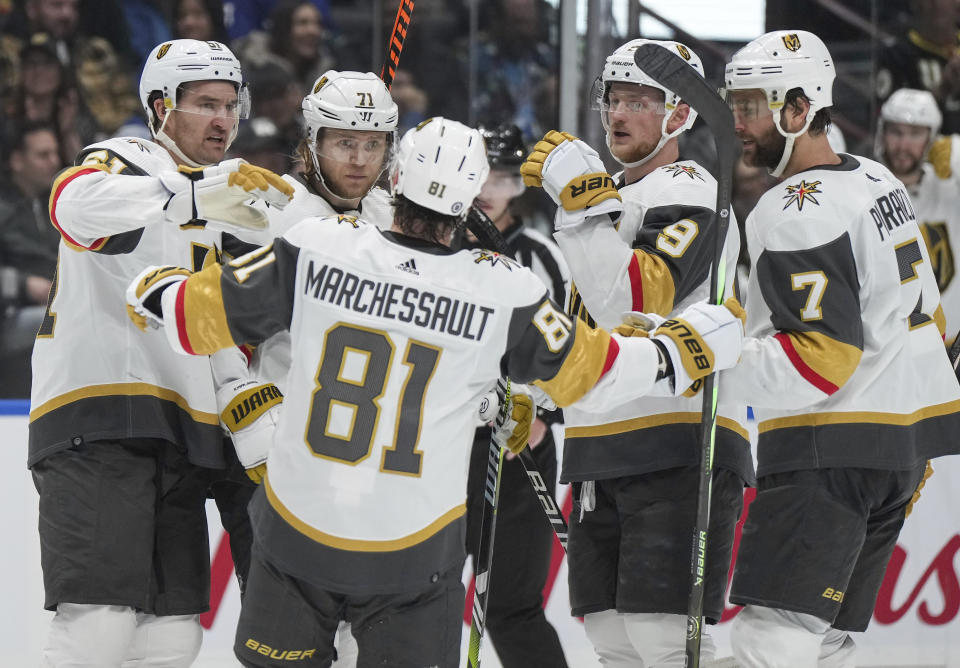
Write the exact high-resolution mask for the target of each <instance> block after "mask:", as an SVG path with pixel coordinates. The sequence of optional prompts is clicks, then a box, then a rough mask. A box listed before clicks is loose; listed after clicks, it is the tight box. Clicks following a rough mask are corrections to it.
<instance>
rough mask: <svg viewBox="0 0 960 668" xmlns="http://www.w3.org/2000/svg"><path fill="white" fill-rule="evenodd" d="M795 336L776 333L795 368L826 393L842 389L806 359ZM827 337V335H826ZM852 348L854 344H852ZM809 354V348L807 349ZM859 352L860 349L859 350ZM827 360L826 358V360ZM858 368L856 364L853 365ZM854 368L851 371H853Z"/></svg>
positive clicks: (848, 375) (847, 376) (776, 337)
mask: <svg viewBox="0 0 960 668" xmlns="http://www.w3.org/2000/svg"><path fill="white" fill-rule="evenodd" d="M794 336H795V335H791V334H785V333H783V332H779V333H777V334H775V335H774V338H775V339H776V340H777V341H778V342H779V343H780V346H781V347H782V348H783V351H784V352H785V353H786V354H787V358H788V359H789V360H790V363H791V364H793V366H794V368H795V369H796V370H797V371H798V372H799V373H800V375H801V376H803V378H804V379H805V380H807V382H809V383H810V384H811V385H813V386H814V387H816V388H817V389H818V390H820V391H821V392H823V393H824V394H828V395H829V394H833V393H835V392H836V391H837V390H839V389H840V386H839V385H838V384H836V383H833V382H831V381H830V380H828V379H827V378H825V377H824V376H822V375H820V374H819V373H817V371H815V370H814V369H813V367H811V366H810V365H809V364H808V363H807V361H806V360H804V357H803V355H801V352H800V351H799V350H798V349H797V346H796V345H794ZM824 338H826V337H824ZM850 347H851V348H852V346H850ZM806 352H807V353H808V354H809V349H808V350H807V351H806ZM857 352H858V353H859V351H857ZM824 361H825V360H824ZM857 362H859V355H857ZM853 367H854V368H856V364H854V365H853ZM852 372H853V371H852V369H851V371H850V373H852ZM849 377H850V374H846V377H845V378H843V380H844V381H845V380H846V378H849Z"/></svg>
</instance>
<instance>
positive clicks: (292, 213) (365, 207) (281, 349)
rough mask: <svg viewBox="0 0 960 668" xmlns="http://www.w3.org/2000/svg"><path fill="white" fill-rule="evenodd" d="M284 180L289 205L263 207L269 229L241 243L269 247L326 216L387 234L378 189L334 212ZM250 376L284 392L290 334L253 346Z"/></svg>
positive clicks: (388, 210) (387, 211)
mask: <svg viewBox="0 0 960 668" xmlns="http://www.w3.org/2000/svg"><path fill="white" fill-rule="evenodd" d="M283 178H284V180H285V181H287V183H289V184H290V185H291V186H292V187H293V190H294V195H293V201H291V202H290V204H288V205H287V206H286V207H284V208H283V209H277V208H276V207H266V206H265V207H264V208H265V210H267V215H268V216H269V219H270V227H269V228H268V229H267V230H265V231H264V232H261V233H258V234H256V235H253V234H244V235H242V238H243V240H244V241H249V242H251V243H255V244H256V245H257V246H263V245H266V244H269V243H272V242H273V240H274V238H276V237H281V236H283V235H284V234H285V233H286V232H287V230H289V229H290V228H291V227H293V226H294V225H297V224H298V223H300V222H301V221H302V220H304V219H306V218H317V219H320V218H327V217H329V216H337V215H347V216H354V217H357V220H358V221H360V220H361V218H360V216H362V222H363V223H367V224H369V223H372V224H374V225H376V226H377V228H379V229H381V230H389V229H390V226H391V225H393V204H392V203H391V198H390V194H389V193H387V191H385V190H383V189H382V188H373V189H372V190H371V191H370V192H369V193H367V195H366V196H365V197H364V198H363V199H362V200H360V206H359V207H358V208H357V209H353V210H349V211H337V210H336V209H334V208H333V206H331V205H330V203H329V202H328V201H327V200H325V199H324V198H323V197H321V196H320V195H317V194H316V193H314V192H313V191H312V190H311V189H309V188H308V187H307V186H306V185H305V184H304V183H303V181H302V180H301V179H300V178H298V177H294V176H291V175H289V174H287V175H285V176H284V177H283ZM250 365H251V370H252V372H253V373H254V375H255V376H256V377H257V378H259V379H261V380H266V381H269V382H272V383H274V384H275V385H277V386H278V387H279V388H280V389H281V391H284V389H285V388H286V380H287V373H288V371H289V370H290V332H289V331H287V330H283V331H280V332H277V333H276V334H274V335H273V336H271V337H270V338H269V339H267V340H266V341H264V342H263V343H262V344H260V345H259V346H257V349H256V351H254V354H253V358H252V359H251V362H250Z"/></svg>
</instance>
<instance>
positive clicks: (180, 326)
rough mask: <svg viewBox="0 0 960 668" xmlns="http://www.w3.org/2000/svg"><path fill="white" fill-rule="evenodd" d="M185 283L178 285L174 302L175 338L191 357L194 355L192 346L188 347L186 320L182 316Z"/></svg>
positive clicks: (181, 282)
mask: <svg viewBox="0 0 960 668" xmlns="http://www.w3.org/2000/svg"><path fill="white" fill-rule="evenodd" d="M186 288H187V282H186V281H180V285H179V286H177V300H176V302H175V307H174V311H175V312H176V315H177V338H178V339H179V340H180V345H181V346H183V349H184V350H186V351H187V352H188V353H190V354H191V355H196V354H197V353H196V352H194V350H193V346H191V345H190V337H189V336H187V320H186V318H185V317H184V315H183V294H184V293H185V292H186V291H187V290H186Z"/></svg>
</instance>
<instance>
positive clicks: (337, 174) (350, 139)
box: [317, 128, 390, 199]
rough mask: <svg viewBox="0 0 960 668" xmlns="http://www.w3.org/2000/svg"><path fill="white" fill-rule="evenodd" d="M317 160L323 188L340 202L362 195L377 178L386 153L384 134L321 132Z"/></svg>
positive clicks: (386, 138)
mask: <svg viewBox="0 0 960 668" xmlns="http://www.w3.org/2000/svg"><path fill="white" fill-rule="evenodd" d="M322 135H323V136H322V137H321V138H320V141H318V142H317V159H318V160H319V162H320V171H321V172H322V173H323V179H324V181H325V182H326V184H327V187H328V188H329V189H330V190H331V191H333V193H334V194H335V195H337V196H339V197H342V198H343V199H357V198H360V197H363V196H364V195H366V194H367V193H368V192H369V191H370V189H371V188H372V187H373V184H374V183H376V182H377V179H378V178H379V177H380V172H381V171H382V170H383V166H384V160H385V159H386V157H387V149H388V148H389V146H390V142H389V139H388V137H387V133H386V132H374V131H367V130H339V129H336V128H325V129H324V130H323V133H322Z"/></svg>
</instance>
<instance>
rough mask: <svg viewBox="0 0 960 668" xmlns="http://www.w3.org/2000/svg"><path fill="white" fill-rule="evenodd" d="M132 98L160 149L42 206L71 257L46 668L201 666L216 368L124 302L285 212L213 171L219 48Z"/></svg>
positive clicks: (241, 95) (56, 359) (278, 182)
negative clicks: (143, 324) (160, 266)
mask: <svg viewBox="0 0 960 668" xmlns="http://www.w3.org/2000/svg"><path fill="white" fill-rule="evenodd" d="M140 98H141V101H142V103H143V106H144V110H145V111H146V113H147V118H148V121H149V124H150V127H151V130H152V132H153V135H154V138H155V141H154V142H150V141H144V140H142V139H134V138H116V139H109V140H106V141H103V142H100V143H98V144H94V145H91V146H88V147H87V148H85V149H84V150H83V151H82V152H81V153H80V155H79V156H78V157H77V162H76V166H74V167H71V168H69V169H67V170H65V171H64V172H62V173H61V174H60V175H59V177H58V178H57V179H56V181H55V182H54V184H53V188H52V194H51V197H50V218H51V220H52V222H53V224H54V225H55V226H56V227H57V229H58V230H59V232H60V234H61V238H62V239H61V243H60V253H59V261H58V271H57V275H56V278H55V280H54V287H53V288H52V289H51V292H50V301H49V305H48V308H47V316H46V318H45V319H44V321H43V324H42V325H41V327H40V331H39V332H38V335H37V342H36V345H35V347H34V352H33V388H32V398H31V405H32V411H31V413H30V432H29V433H30V446H29V447H30V450H29V458H28V465H29V466H30V467H31V469H32V471H33V477H34V482H35V484H36V487H37V490H38V492H39V494H40V523H39V524H40V538H41V563H42V566H43V573H44V587H45V589H46V597H45V606H46V608H47V609H49V610H56V615H55V616H54V618H53V621H52V623H51V627H50V635H49V638H48V640H47V644H46V647H45V649H44V659H43V661H44V665H46V666H67V665H69V666H88V667H94V666H96V667H97V668H104V667H119V666H120V665H121V664H124V665H133V663H135V664H136V665H138V666H165V667H177V666H189V665H190V664H191V663H192V661H193V659H194V657H195V656H196V654H197V652H198V651H199V648H200V640H201V628H200V624H199V622H198V614H199V613H200V612H202V611H204V610H206V609H207V608H208V605H209V601H208V598H209V596H208V594H209V589H210V579H209V548H208V545H207V527H206V513H205V501H206V496H207V490H208V487H209V486H210V484H211V482H213V481H215V480H218V479H219V478H221V477H222V475H223V474H222V472H217V471H216V470H215V469H217V468H222V467H223V466H224V465H225V455H224V452H223V450H222V443H223V437H222V434H221V427H220V424H219V420H218V413H219V412H220V411H219V410H218V406H217V401H216V399H215V393H214V385H213V380H212V377H211V366H210V363H209V361H208V360H207V359H206V358H192V359H191V358H184V357H181V356H177V355H175V354H171V351H170V350H169V346H168V345H167V344H166V342H165V340H164V337H163V335H162V333H156V332H151V333H147V334H143V333H141V332H140V331H138V330H137V328H136V327H135V326H134V323H132V322H131V321H130V319H129V318H128V317H127V313H126V312H125V310H124V308H123V305H122V303H120V299H121V297H120V295H121V294H123V292H124V290H125V289H126V285H127V284H128V283H129V282H130V280H131V278H132V277H134V276H135V275H136V273H137V271H139V269H141V268H142V267H143V265H144V264H145V263H170V262H175V263H179V264H184V265H186V266H189V267H192V268H195V269H197V270H199V269H200V268H202V267H203V266H206V265H208V264H215V263H216V262H217V260H218V258H219V256H220V252H221V248H222V240H221V233H220V232H218V231H215V229H213V228H214V225H216V224H219V225H220V226H221V229H222V228H223V226H224V225H233V224H237V223H239V224H242V225H247V226H261V227H262V226H263V225H265V224H266V219H265V217H264V216H263V214H262V213H260V212H258V211H257V210H256V209H254V208H252V207H250V206H249V205H248V203H249V202H250V201H252V200H253V199H258V198H259V199H264V200H265V201H269V202H271V203H273V204H275V205H278V206H282V205H283V204H284V203H285V202H287V201H288V200H289V197H290V195H291V194H292V193H291V191H290V189H289V188H288V186H287V185H286V184H285V182H284V181H283V180H282V179H280V177H279V176H277V175H276V174H273V173H272V172H268V171H266V170H262V169H260V168H257V167H254V166H252V165H247V164H241V162H240V161H228V162H223V163H221V162H220V161H221V160H222V158H223V155H224V152H225V151H226V150H227V148H228V146H229V145H230V142H231V141H232V139H233V137H234V136H235V135H236V131H237V123H238V120H239V118H240V117H243V116H244V115H245V114H246V109H247V107H248V99H247V96H246V90H245V87H244V84H243V79H242V73H241V70H240V64H239V62H238V61H237V60H236V58H234V56H233V54H232V53H231V52H230V50H229V49H228V48H227V47H225V46H224V45H222V44H219V43H217V42H198V41H194V40H176V41H172V42H167V43H164V44H161V45H158V46H157V47H156V48H154V49H153V51H152V52H151V54H150V56H149V57H148V58H147V62H146V65H145V66H144V70H143V75H142V77H141V80H140ZM218 163H219V164H218ZM226 354H227V355H228V356H229V355H233V354H237V355H239V354H240V353H239V351H233V352H230V351H228V352H227V353H226ZM226 366H227V367H229V366H230V365H229V364H227V365H226ZM268 408H269V407H268V406H267V407H262V408H261V409H260V410H258V411H256V414H258V415H263V413H264V412H265V411H266V410H267V409H268ZM248 422H250V420H248ZM240 458H241V460H243V459H244V456H243V453H240ZM244 463H245V464H248V465H249V466H250V468H251V471H253V470H254V469H255V465H256V463H257V462H254V461H249V460H247V461H246V462H244ZM127 661H129V662H133V663H131V664H127V663H126V662H127Z"/></svg>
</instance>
